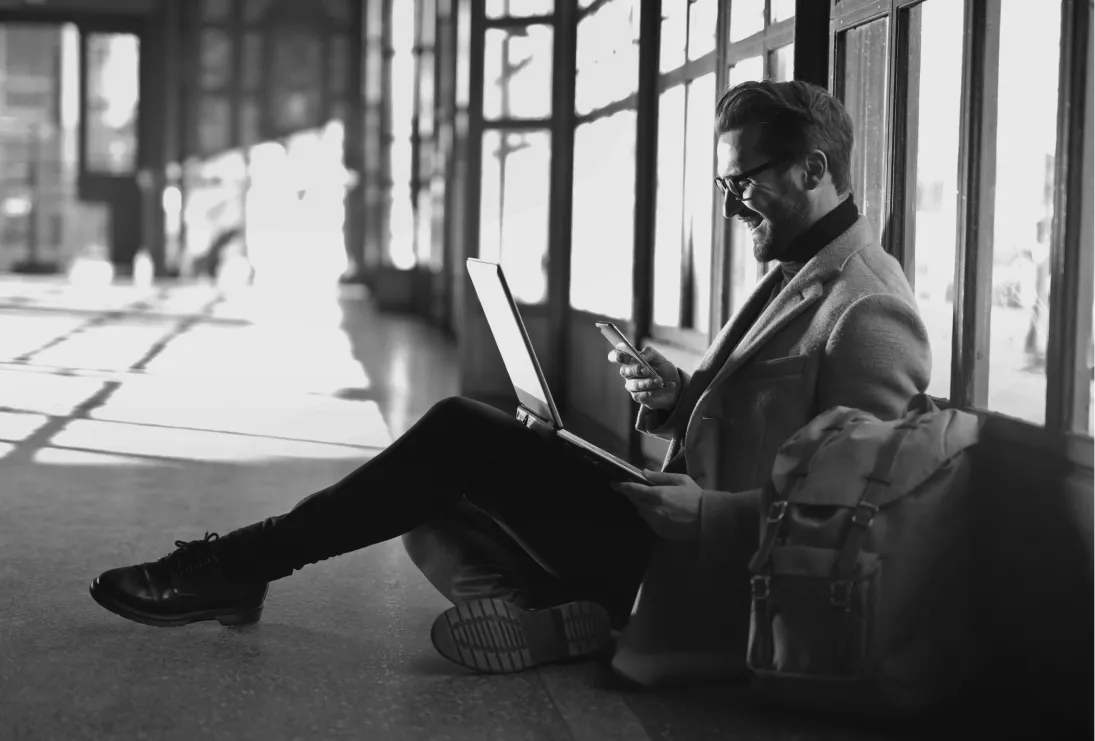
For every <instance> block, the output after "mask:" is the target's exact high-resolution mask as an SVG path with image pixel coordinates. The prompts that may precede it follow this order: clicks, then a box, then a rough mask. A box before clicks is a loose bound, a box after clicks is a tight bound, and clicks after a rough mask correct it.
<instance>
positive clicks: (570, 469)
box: [220, 397, 657, 623]
mask: <svg viewBox="0 0 1095 741" xmlns="http://www.w3.org/2000/svg"><path fill="white" fill-rule="evenodd" d="M400 535H402V536H404V538H403V540H404V543H405V544H406V546H407V550H408V553H409V555H410V556H411V558H412V560H414V561H415V563H416V564H417V565H418V566H419V567H420V568H421V569H422V570H423V571H424V572H425V574H426V576H427V578H429V579H430V581H431V582H432V583H433V584H434V585H435V586H436V587H437V588H438V589H439V590H440V591H441V592H442V593H443V594H445V596H446V597H448V598H449V599H451V600H453V601H454V602H459V601H465V600H468V599H476V598H481V597H500V598H504V599H510V600H512V601H515V602H517V603H519V604H522V605H523V606H528V607H542V606H547V605H548V604H555V603H559V602H562V601H568V600H572V599H587V600H593V601H596V602H599V603H601V604H602V605H604V607H606V608H607V609H608V610H609V612H610V613H611V614H612V615H613V618H614V622H616V623H620V622H622V620H624V619H626V615H627V613H628V612H629V611H630V609H631V606H632V603H633V602H634V599H635V595H636V593H637V591H638V587H639V584H640V582H641V580H642V576H643V573H644V571H645V569H646V565H647V563H648V561H649V559H650V555H651V553H652V551H653V548H654V546H655V544H656V542H657V536H656V535H655V534H654V533H653V531H652V530H651V529H650V528H649V526H648V525H647V524H646V523H645V522H644V521H643V520H642V518H640V517H639V515H638V513H637V512H636V510H635V508H634V506H633V505H632V504H631V503H630V502H629V501H628V500H627V499H626V497H624V496H623V495H622V494H619V493H617V492H615V491H613V490H612V489H611V488H609V481H608V479H607V478H606V476H605V475H604V474H603V473H601V472H600V471H599V470H598V469H597V468H596V467H594V466H593V465H591V464H590V463H588V462H586V461H584V460H582V459H581V458H579V457H577V456H575V455H573V454H572V453H570V452H569V451H568V450H567V449H566V447H565V446H564V445H563V444H562V443H561V442H560V441H559V440H558V439H556V438H550V437H549V438H543V437H541V436H540V435H538V434H537V433H535V432H533V431H531V430H529V429H528V428H526V427H525V426H524V425H522V424H521V423H520V422H518V421H517V420H516V419H515V418H514V417H513V416H512V415H507V414H505V413H503V412H501V411H498V410H497V409H495V408H493V407H490V406H487V405H485V404H481V403H479V402H475V401H471V400H469V399H463V398H457V397H453V398H449V399H445V400H444V401H441V402H439V403H438V404H436V405H434V406H433V407H432V408H431V409H430V410H429V411H428V412H427V413H426V414H425V415H424V416H423V417H422V419H420V420H419V421H418V422H417V423H416V424H415V425H414V426H413V427H411V429H409V430H408V431H407V432H406V433H405V434H404V435H403V436H401V437H400V438H399V439H398V440H396V441H394V442H393V443H392V444H391V445H389V446H388V447H387V448H386V449H385V450H383V451H382V452H381V453H379V454H378V455H377V456H376V457H375V458H373V459H372V460H370V461H368V462H367V463H365V464H364V465H362V466H361V467H360V468H358V469H357V470H355V471H354V472H353V473H351V474H349V475H348V476H346V477H345V478H344V479H342V480H341V481H339V482H338V483H336V484H334V485H333V486H330V487H328V488H326V489H323V490H322V491H318V492H316V493H315V494H312V495H310V496H308V497H306V498H305V499H303V500H301V502H300V503H298V504H297V505H296V506H295V507H294V508H293V509H292V510H291V511H289V512H288V513H286V514H284V515H280V516H278V517H271V518H269V519H267V520H263V521H261V522H258V523H255V524H254V525H250V526H248V527H245V528H241V529H239V530H236V531H234V532H231V533H229V534H228V535H226V536H225V537H224V538H222V539H221V541H220V544H221V546H222V548H223V549H224V550H223V552H224V554H225V562H226V564H228V565H229V568H230V569H233V570H235V571H236V572H237V573H238V574H239V575H241V576H247V577H249V578H260V579H263V580H273V579H279V578H282V577H285V576H288V575H290V574H291V573H293V571H294V570H296V569H300V568H302V567H304V566H306V565H307V564H311V563H316V562H318V561H322V560H324V559H328V558H331V557H333V556H337V555H340V554H342V553H347V552H349V551H354V550H357V549H359V548H364V547H366V546H369V545H372V544H374V543H380V542H383V541H386V540H389V539H391V538H394V537H396V536H400Z"/></svg>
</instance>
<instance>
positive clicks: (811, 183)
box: [804, 149, 829, 190]
mask: <svg viewBox="0 0 1095 741" xmlns="http://www.w3.org/2000/svg"><path fill="white" fill-rule="evenodd" d="M804 164H805V167H806V174H805V183H804V184H805V186H806V190H813V189H815V188H817V187H818V186H819V185H821V181H822V180H824V179H825V174H826V173H827V172H829V160H828V158H827V157H826V156H825V153H824V152H822V151H821V150H820V149H815V150H814V151H812V152H810V153H809V154H808V155H806V161H805V163H804Z"/></svg>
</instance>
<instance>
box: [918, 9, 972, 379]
mask: <svg viewBox="0 0 1095 741" xmlns="http://www.w3.org/2000/svg"><path fill="white" fill-rule="evenodd" d="M907 12H908V16H907V17H908V21H907V24H908V32H909V34H910V37H911V38H912V39H915V41H914V43H910V44H909V49H910V51H909V55H908V57H909V86H908V87H909V92H908V104H907V106H906V111H907V115H908V118H909V122H908V124H907V126H908V143H909V152H908V154H907V155H906V157H907V160H908V165H906V174H905V177H906V180H905V188H906V193H907V197H908V199H909V200H910V202H911V203H912V219H911V222H912V223H906V224H905V237H904V241H905V245H904V249H905V255H906V262H909V263H911V265H912V267H913V269H912V271H910V272H911V273H912V276H913V278H912V282H913V287H914V289H915V292H916V300H917V303H918V304H919V308H920V315H921V317H923V319H924V324H925V326H926V327H927V329H928V340H929V342H930V343H931V350H932V375H931V383H930V385H929V386H928V393H929V394H932V395H933V396H938V397H942V398H947V397H949V396H950V390H951V344H952V341H953V336H954V269H955V246H956V240H957V235H958V167H957V164H956V163H957V162H958V144H959V131H960V130H961V119H960V116H961V110H960V108H961V93H962V90H961V86H962V78H961V75H956V74H955V73H954V71H955V70H960V69H962V15H963V8H962V4H961V3H952V2H948V1H947V0H927V2H924V3H923V4H921V5H915V6H913V7H912V8H910V9H909V11H907ZM925 50H930V52H931V53H924V52H925Z"/></svg>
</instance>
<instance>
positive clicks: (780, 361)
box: [733, 354, 810, 384]
mask: <svg viewBox="0 0 1095 741" xmlns="http://www.w3.org/2000/svg"><path fill="white" fill-rule="evenodd" d="M809 360H810V356H809V355H808V354H802V355H789V356H787V357H786V358H774V359H772V360H761V361H758V362H755V363H749V364H748V365H746V366H745V367H744V368H742V369H741V370H740V371H738V372H737V373H735V374H734V375H733V382H734V383H736V384H743V383H754V382H756V381H764V380H768V379H776V378H782V377H784V376H802V375H803V373H804V371H805V370H806V365H807V363H808V362H809Z"/></svg>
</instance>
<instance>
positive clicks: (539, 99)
mask: <svg viewBox="0 0 1095 741" xmlns="http://www.w3.org/2000/svg"><path fill="white" fill-rule="evenodd" d="M553 37H554V33H553V29H552V27H551V26H545V25H531V26H519V27H517V28H505V29H502V28H488V29H487V33H486V42H485V50H484V55H483V69H484V79H483V116H484V117H485V118H488V119H492V118H546V117H548V116H550V115H551V63H552V43H553Z"/></svg>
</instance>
